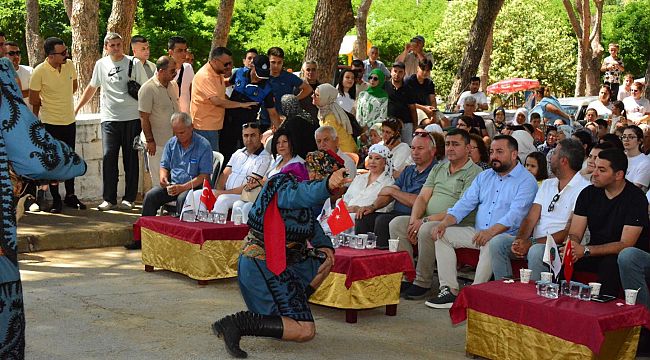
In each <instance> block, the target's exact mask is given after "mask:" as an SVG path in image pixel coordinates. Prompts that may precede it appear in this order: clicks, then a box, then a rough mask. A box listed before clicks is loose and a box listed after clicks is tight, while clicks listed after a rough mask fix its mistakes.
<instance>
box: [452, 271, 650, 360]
mask: <svg viewBox="0 0 650 360" xmlns="http://www.w3.org/2000/svg"><path fill="white" fill-rule="evenodd" d="M620 302H623V303H624V301H623V300H614V301H610V302H608V303H597V302H594V301H581V300H578V299H574V298H570V297H566V296H561V297H560V298H559V299H547V298H544V297H541V296H538V295H537V292H536V289H535V284H533V283H529V284H522V283H520V282H515V283H512V284H506V283H504V282H503V281H492V282H488V283H485V284H480V285H472V286H468V287H465V288H463V289H462V290H461V292H460V294H459V295H458V298H457V299H456V302H454V305H453V306H452V307H451V309H450V310H449V314H450V316H451V321H452V323H453V324H458V323H460V322H462V321H464V320H465V319H467V309H472V310H475V311H478V312H481V313H484V314H487V315H491V316H496V317H499V318H502V319H505V320H509V321H512V322H515V323H518V324H522V325H526V326H530V327H532V328H535V329H537V330H540V331H543V332H545V333H547V334H550V335H553V336H557V337H559V338H561V339H564V340H567V341H570V342H573V343H576V344H581V345H585V346H587V347H588V348H589V349H590V350H591V351H592V352H593V353H595V354H598V353H600V348H601V345H602V343H603V340H604V339H605V335H604V334H605V332H606V331H613V330H617V329H621V328H627V327H634V326H645V327H647V328H650V312H648V310H647V309H646V308H645V307H643V306H641V305H634V306H629V305H624V306H618V305H616V303H620Z"/></svg>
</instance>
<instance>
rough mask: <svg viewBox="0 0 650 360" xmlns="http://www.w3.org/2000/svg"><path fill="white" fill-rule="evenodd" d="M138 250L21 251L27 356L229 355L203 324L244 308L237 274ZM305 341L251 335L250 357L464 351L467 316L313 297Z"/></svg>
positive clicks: (414, 305)
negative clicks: (312, 334)
mask: <svg viewBox="0 0 650 360" xmlns="http://www.w3.org/2000/svg"><path fill="white" fill-rule="evenodd" d="M140 255H141V253H140V251H126V250H124V249H123V248H121V247H112V248H103V249H86V250H61V251H44V252H38V253H24V254H21V255H20V258H21V263H20V266H21V274H22V278H23V287H24V294H25V308H26V316H27V352H26V358H27V359H48V360H54V359H229V358H230V357H229V356H228V354H227V353H226V352H225V350H224V347H223V343H222V341H221V340H218V339H216V337H215V336H214V335H212V333H211V331H210V324H211V322H213V321H214V320H215V319H217V318H219V317H221V316H223V315H226V314H229V313H232V312H235V311H239V310H243V309H244V308H245V305H244V302H243V300H242V298H241V296H240V294H239V289H238V286H237V282H236V279H230V280H217V281H210V282H209V284H208V285H207V286H198V285H197V283H196V281H194V280H192V279H189V278H187V277H185V276H183V275H180V274H176V273H172V272H168V271H162V270H156V271H155V272H153V273H145V272H144V270H143V265H142V263H141V259H140ZM312 310H313V312H314V315H315V318H316V328H317V336H316V338H315V339H314V340H313V341H311V342H308V343H304V344H295V343H285V342H280V341H277V340H272V339H266V338H253V337H248V338H244V339H243V340H242V348H243V349H244V350H246V351H248V352H249V357H250V358H251V359H325V358H326V359H372V360H375V359H465V350H464V343H465V325H461V326H458V327H453V326H451V323H450V320H449V314H448V311H446V310H433V309H429V308H427V307H426V306H424V301H406V300H402V301H401V303H400V305H399V306H398V310H397V316H395V317H388V316H385V315H384V309H383V308H379V309H374V310H366V311H362V312H360V313H359V322H358V323H357V324H347V323H345V320H344V317H345V314H344V311H342V310H337V309H331V308H327V307H322V306H316V305H312Z"/></svg>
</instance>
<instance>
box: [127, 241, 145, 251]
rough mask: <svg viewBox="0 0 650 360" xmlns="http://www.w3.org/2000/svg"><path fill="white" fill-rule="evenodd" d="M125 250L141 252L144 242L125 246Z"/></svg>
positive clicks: (134, 242) (135, 242)
mask: <svg viewBox="0 0 650 360" xmlns="http://www.w3.org/2000/svg"><path fill="white" fill-rule="evenodd" d="M124 248H125V249H127V250H140V249H142V241H133V242H130V243H128V244H126V245H124Z"/></svg>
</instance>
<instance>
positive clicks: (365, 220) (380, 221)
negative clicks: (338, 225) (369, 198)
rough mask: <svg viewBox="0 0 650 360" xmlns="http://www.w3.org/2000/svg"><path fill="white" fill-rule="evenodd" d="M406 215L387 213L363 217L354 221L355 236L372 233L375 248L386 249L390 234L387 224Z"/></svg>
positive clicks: (376, 213) (393, 212)
mask: <svg viewBox="0 0 650 360" xmlns="http://www.w3.org/2000/svg"><path fill="white" fill-rule="evenodd" d="M402 215H408V214H403V213H400V212H396V211H391V212H388V213H378V212H374V213H370V214H368V215H364V216H363V217H362V218H361V219H356V220H355V223H354V231H355V233H357V234H365V233H368V232H374V233H375V235H377V248H380V249H388V238H390V232H389V231H388V224H389V223H390V221H391V220H393V219H394V218H396V217H398V216H402Z"/></svg>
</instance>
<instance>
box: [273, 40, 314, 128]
mask: <svg viewBox="0 0 650 360" xmlns="http://www.w3.org/2000/svg"><path fill="white" fill-rule="evenodd" d="M266 55H267V56H268V57H269V62H270V63H271V77H270V79H269V82H270V83H271V88H272V89H273V96H274V97H275V110H276V111H277V112H278V113H279V114H282V103H281V101H280V100H282V96H283V95H286V94H296V93H297V94H296V96H297V97H298V100H302V99H304V98H306V97H307V96H309V95H310V94H311V93H312V89H311V86H309V84H308V83H307V82H305V81H303V80H302V79H301V78H299V77H297V76H296V75H294V74H292V73H290V72H288V71H286V70H284V69H283V68H282V66H283V65H284V50H282V48H279V47H272V48H270V49H269V51H267V53H266ZM298 89H299V91H298ZM283 115H284V114H283ZM278 120H279V119H278ZM278 120H276V119H274V118H273V117H269V112H268V111H267V109H266V108H262V109H261V111H260V124H261V125H262V126H261V128H262V133H264V131H266V130H267V129H268V128H269V127H270V126H271V125H273V126H275V128H276V129H277V128H278V127H279V126H280V122H279V121H278Z"/></svg>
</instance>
